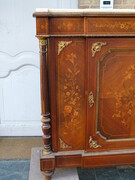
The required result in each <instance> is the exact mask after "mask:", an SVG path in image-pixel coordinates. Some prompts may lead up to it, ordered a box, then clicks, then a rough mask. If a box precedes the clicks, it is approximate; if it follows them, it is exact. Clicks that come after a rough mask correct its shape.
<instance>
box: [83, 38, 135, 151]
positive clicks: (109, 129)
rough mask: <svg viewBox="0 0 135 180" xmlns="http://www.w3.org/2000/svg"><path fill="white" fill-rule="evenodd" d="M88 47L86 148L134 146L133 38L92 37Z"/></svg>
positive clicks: (134, 84) (134, 52) (134, 55)
mask: <svg viewBox="0 0 135 180" xmlns="http://www.w3.org/2000/svg"><path fill="white" fill-rule="evenodd" d="M88 48H89V49H90V53H89V54H88V62H89V63H88V64H89V65H88V92H90V94H89V96H88V99H89V102H87V105H88V106H87V123H88V131H87V142H86V149H87V150H94V151H95V150H98V151H100V150H101V151H102V150H105V149H107V150H108V149H129V148H135V41H134V39H130V38H113V39H111V38H110V39H109V38H99V39H91V40H89V42H88ZM92 93H93V94H92ZM92 98H93V99H92ZM91 99H92V100H91ZM92 101H93V102H94V103H93V104H90V103H92Z"/></svg>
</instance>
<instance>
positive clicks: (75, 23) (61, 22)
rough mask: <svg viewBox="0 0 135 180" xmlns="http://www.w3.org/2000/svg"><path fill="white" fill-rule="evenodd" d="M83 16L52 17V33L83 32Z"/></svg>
mask: <svg viewBox="0 0 135 180" xmlns="http://www.w3.org/2000/svg"><path fill="white" fill-rule="evenodd" d="M83 22H84V19H83V18H51V19H50V34H83V33H84V23H83Z"/></svg>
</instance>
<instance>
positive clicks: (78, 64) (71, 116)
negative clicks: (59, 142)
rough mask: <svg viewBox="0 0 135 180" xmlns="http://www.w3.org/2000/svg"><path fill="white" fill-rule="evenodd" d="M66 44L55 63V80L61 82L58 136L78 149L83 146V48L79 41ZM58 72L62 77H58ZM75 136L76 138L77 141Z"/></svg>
mask: <svg viewBox="0 0 135 180" xmlns="http://www.w3.org/2000/svg"><path fill="white" fill-rule="evenodd" d="M58 42H60V41H58ZM67 42H70V45H68V46H67V47H66V48H63V53H60V55H59V56H58V61H57V66H58V70H59V71H57V74H58V76H57V78H58V82H62V83H61V86H59V83H58V92H59V93H58V99H60V102H59V104H58V113H59V112H61V113H59V136H60V137H63V139H64V140H65V141H66V143H67V144H70V143H71V140H73V139H74V142H73V141H72V142H73V143H72V145H71V146H72V148H73V149H74V148H75V146H78V147H80V148H82V146H83V138H82V136H83V135H82V133H83V131H84V126H82V125H81V124H82V116H83V114H84V105H83V104H84V96H83V93H84V76H82V75H81V74H82V73H83V72H84V61H83V58H84V56H83V54H82V53H80V50H81V49H82V48H84V44H83V41H80V40H78V41H77V42H75V41H74V42H72V41H67ZM71 42H72V43H71ZM76 49H77V51H76ZM63 67H65V69H63ZM60 72H61V74H62V76H59V73H60ZM69 132H70V136H69ZM76 136H78V138H77V139H76ZM60 148H61V146H60ZM61 149H62V150H63V148H61Z"/></svg>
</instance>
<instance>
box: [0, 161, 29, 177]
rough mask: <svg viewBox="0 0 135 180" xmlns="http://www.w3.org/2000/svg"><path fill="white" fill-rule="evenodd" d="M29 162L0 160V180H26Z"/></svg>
mask: <svg viewBox="0 0 135 180" xmlns="http://www.w3.org/2000/svg"><path fill="white" fill-rule="evenodd" d="M29 166H30V161H29V160H0V180H28V178H29V168H30V167H29Z"/></svg>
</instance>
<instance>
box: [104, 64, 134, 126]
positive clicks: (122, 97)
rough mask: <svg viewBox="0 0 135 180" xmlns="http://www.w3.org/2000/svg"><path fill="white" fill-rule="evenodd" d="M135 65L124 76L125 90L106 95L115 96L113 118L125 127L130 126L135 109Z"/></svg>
mask: <svg viewBox="0 0 135 180" xmlns="http://www.w3.org/2000/svg"><path fill="white" fill-rule="evenodd" d="M133 78H134V79H135V64H131V65H130V66H129V67H128V68H127V71H125V73H124V74H123V79H122V84H123V87H124V88H123V90H122V91H120V92H119V91H117V92H112V91H111V92H108V93H107V94H106V95H110V94H111V95H113V96H114V98H115V101H116V103H115V112H114V114H113V115H112V118H116V119H119V120H120V121H121V123H122V124H123V125H124V126H127V127H128V126H129V121H130V120H131V116H132V112H133V111H134V107H135V84H134V83H133V81H134V79H133Z"/></svg>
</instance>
